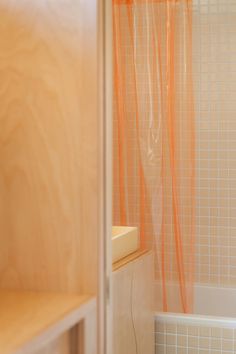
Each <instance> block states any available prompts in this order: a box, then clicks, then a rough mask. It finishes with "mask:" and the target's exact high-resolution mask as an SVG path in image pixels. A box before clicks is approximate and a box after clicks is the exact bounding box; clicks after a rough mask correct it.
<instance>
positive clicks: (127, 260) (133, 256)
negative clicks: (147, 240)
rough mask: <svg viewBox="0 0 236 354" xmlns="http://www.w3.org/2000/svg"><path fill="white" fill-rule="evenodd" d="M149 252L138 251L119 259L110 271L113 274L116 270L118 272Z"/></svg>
mask: <svg viewBox="0 0 236 354" xmlns="http://www.w3.org/2000/svg"><path fill="white" fill-rule="evenodd" d="M149 252H150V250H138V251H136V252H134V253H132V254H129V255H128V256H126V257H124V258H122V259H120V260H119V261H117V262H115V263H113V266H112V269H113V272H115V271H116V270H118V269H119V268H121V267H124V266H125V265H126V264H128V263H130V262H132V261H134V260H136V259H137V258H139V257H141V256H143V255H145V254H146V253H149Z"/></svg>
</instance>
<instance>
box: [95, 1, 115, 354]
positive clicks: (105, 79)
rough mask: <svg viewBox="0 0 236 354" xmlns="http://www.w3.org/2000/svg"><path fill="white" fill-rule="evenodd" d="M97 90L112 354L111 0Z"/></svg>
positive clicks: (107, 333)
mask: <svg viewBox="0 0 236 354" xmlns="http://www.w3.org/2000/svg"><path fill="white" fill-rule="evenodd" d="M98 37H99V38H98V58H99V63H98V65H99V70H98V72H99V79H98V85H99V87H98V93H99V105H100V109H99V111H100V114H99V119H100V122H101V126H100V128H101V129H100V134H101V139H100V144H101V145H100V158H101V166H100V167H101V171H100V191H101V198H99V199H100V206H99V210H100V220H102V222H101V228H100V234H101V242H100V249H99V259H100V262H99V284H100V286H99V306H98V308H99V318H100V320H99V330H98V338H99V340H98V347H99V354H112V282H111V275H112V247H111V231H112V146H113V144H112V141H113V138H112V116H113V80H112V78H113V57H112V54H113V50H112V48H113V46H112V0H99V1H98Z"/></svg>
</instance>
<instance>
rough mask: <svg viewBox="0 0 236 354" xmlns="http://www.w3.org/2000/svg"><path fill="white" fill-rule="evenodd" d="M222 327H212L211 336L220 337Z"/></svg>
mask: <svg viewBox="0 0 236 354" xmlns="http://www.w3.org/2000/svg"><path fill="white" fill-rule="evenodd" d="M221 332H222V329H221V328H219V327H212V328H211V336H212V337H215V338H221Z"/></svg>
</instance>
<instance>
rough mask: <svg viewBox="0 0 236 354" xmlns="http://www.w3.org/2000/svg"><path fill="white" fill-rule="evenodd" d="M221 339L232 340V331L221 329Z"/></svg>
mask: <svg viewBox="0 0 236 354" xmlns="http://www.w3.org/2000/svg"><path fill="white" fill-rule="evenodd" d="M222 337H223V338H225V339H233V338H234V330H233V329H231V328H222Z"/></svg>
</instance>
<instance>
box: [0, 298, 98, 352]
mask: <svg viewBox="0 0 236 354" xmlns="http://www.w3.org/2000/svg"><path fill="white" fill-rule="evenodd" d="M95 309H96V300H95V298H92V297H90V296H77V295H69V294H58V293H44V292H12V291H0V353H1V354H13V353H14V354H23V353H24V354H26V353H30V352H34V351H37V350H38V349H41V348H42V346H43V345H44V344H47V343H49V342H50V341H52V340H54V339H55V338H57V337H58V336H60V335H61V334H62V333H64V332H66V331H67V330H69V329H70V328H72V327H73V326H74V325H76V324H77V323H78V322H80V321H81V320H83V319H84V318H85V317H86V314H87V313H90V312H91V311H95Z"/></svg>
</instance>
